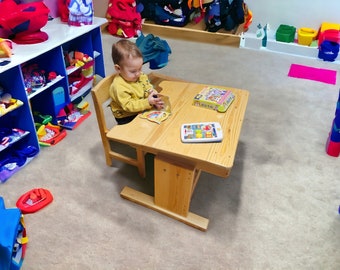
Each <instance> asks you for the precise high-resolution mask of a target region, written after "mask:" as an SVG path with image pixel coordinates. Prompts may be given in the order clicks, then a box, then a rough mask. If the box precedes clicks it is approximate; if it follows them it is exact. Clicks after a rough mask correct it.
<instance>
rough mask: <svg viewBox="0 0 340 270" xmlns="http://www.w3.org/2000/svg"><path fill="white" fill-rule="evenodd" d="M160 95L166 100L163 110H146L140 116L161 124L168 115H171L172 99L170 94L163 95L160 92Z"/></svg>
mask: <svg viewBox="0 0 340 270" xmlns="http://www.w3.org/2000/svg"><path fill="white" fill-rule="evenodd" d="M158 96H159V97H160V98H161V99H162V101H163V102H164V108H163V109H162V110H157V109H151V110H148V111H145V112H143V113H141V115H140V117H141V118H145V119H147V120H149V121H151V122H155V123H157V124H160V123H161V122H163V121H164V120H166V119H168V117H169V116H170V115H171V105H170V100H169V97H168V96H163V95H161V94H158Z"/></svg>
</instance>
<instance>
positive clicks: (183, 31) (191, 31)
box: [142, 20, 242, 47]
mask: <svg viewBox="0 0 340 270" xmlns="http://www.w3.org/2000/svg"><path fill="white" fill-rule="evenodd" d="M239 28H240V29H241V28H242V26H240V27H239ZM142 31H143V32H145V33H152V34H154V35H156V36H163V37H169V38H176V39H185V40H190V41H197V42H205V43H212V44H218V45H228V46H234V47H238V46H239V44H240V32H239V31H238V30H237V31H236V32H235V33H232V32H228V31H225V30H222V29H221V30H219V31H218V32H214V33H212V32H208V31H206V30H205V24H204V21H201V22H199V23H198V24H195V23H193V22H189V23H188V24H187V25H186V26H184V27H176V26H166V25H159V24H156V23H154V22H153V21H151V20H145V21H144V22H143V25H142Z"/></svg>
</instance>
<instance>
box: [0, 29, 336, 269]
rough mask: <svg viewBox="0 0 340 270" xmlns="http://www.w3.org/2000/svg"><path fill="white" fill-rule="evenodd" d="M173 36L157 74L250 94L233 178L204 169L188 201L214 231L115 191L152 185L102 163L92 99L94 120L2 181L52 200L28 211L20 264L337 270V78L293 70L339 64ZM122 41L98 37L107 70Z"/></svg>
mask: <svg viewBox="0 0 340 270" xmlns="http://www.w3.org/2000/svg"><path fill="white" fill-rule="evenodd" d="M166 40H167V41H168V43H169V45H170V47H171V49H172V54H171V55H170V57H169V63H168V65H167V66H166V67H164V68H162V69H161V70H157V71H158V72H161V73H164V74H166V75H170V76H175V77H179V78H182V79H185V80H190V81H193V82H200V83H206V84H219V85H226V86H232V87H236V88H243V89H247V90H249V92H250V99H249V103H248V107H247V112H246V117H245V121H244V124H243V128H242V133H241V138H240V142H239V145H238V150H237V155H236V160H235V164H234V168H233V170H232V172H231V175H230V177H228V178H227V179H222V178H219V177H216V176H213V175H210V174H205V173H204V174H202V176H201V178H200V181H199V183H198V185H197V188H196V190H195V193H194V196H193V199H192V206H191V211H192V212H194V213H197V214H199V215H202V216H204V217H207V218H209V219H210V224H209V228H208V231H207V232H201V231H199V230H196V229H194V228H192V227H189V226H187V225H185V224H183V223H180V222H178V221H175V220H173V219H171V218H169V217H166V216H163V215H161V214H159V213H156V212H154V211H152V210H149V209H146V208H144V207H141V206H139V205H136V204H134V203H132V202H130V201H127V200H124V199H122V198H121V197H120V196H119V193H120V191H121V189H122V188H123V187H124V186H126V185H129V186H131V187H134V188H136V189H140V190H148V189H150V186H151V185H152V184H151V183H149V182H148V181H145V180H143V179H140V178H139V176H138V172H137V170H136V169H135V168H134V167H131V166H129V165H125V164H121V163H119V162H116V163H115V164H114V166H113V167H107V166H106V164H105V160H104V155H103V149H102V145H101V141H100V136H99V132H98V128H97V123H96V118H95V114H94V110H93V106H92V101H91V97H90V96H88V97H87V100H88V101H89V102H90V106H91V109H92V111H93V114H92V115H91V116H90V118H88V119H87V120H86V121H85V122H84V123H83V124H82V125H80V126H79V127H78V128H77V129H76V130H74V131H71V132H68V136H67V137H66V138H65V140H63V141H62V142H60V143H59V144H57V145H56V146H53V147H50V148H43V149H41V152H40V154H39V156H38V157H36V158H35V159H34V160H33V161H32V162H31V163H30V164H29V165H28V166H27V167H25V168H23V169H22V170H21V171H20V172H18V173H17V174H15V175H14V176H13V177H12V178H10V179H9V180H8V181H7V182H6V183H4V184H2V185H1V186H0V195H1V196H3V197H4V199H5V202H6V206H7V207H14V206H15V203H16V200H17V199H18V198H19V196H20V195H21V194H23V193H24V192H26V191H28V190H30V189H32V188H36V187H44V188H47V189H49V190H50V191H51V192H52V194H53V196H54V201H53V203H52V204H50V205H49V206H47V207H46V208H44V209H42V210H41V211H39V212H36V213H34V214H30V215H26V216H25V220H26V225H27V232H28V236H29V244H28V248H27V253H26V259H25V261H24V265H23V268H22V269H23V270H71V269H74V270H78V269H79V270H80V269H81V270H87V269H98V270H111V269H123V270H124V269H160V270H162V269H165V270H172V269H177V270H188V269H190V270H197V269H212V270H215V269H216V270H218V269H231V270H235V269H241V270H248V269H259V270H264V269H294V270H297V269H299V270H303V269H306V270H311V269H315V270H325V269H329V270H337V269H340V216H339V214H338V206H339V204H340V185H339V172H340V169H339V162H340V158H334V157H330V156H328V155H327V154H326V152H325V144H326V140H327V137H328V133H329V131H330V128H331V124H332V121H333V118H334V111H335V106H336V101H337V98H338V93H339V76H337V79H338V83H337V84H336V85H329V84H325V83H320V82H316V81H310V80H304V79H296V78H291V77H288V76H287V74H288V70H289V67H290V65H291V64H293V63H296V64H302V65H308V66H312V67H322V68H328V69H333V70H337V71H338V70H339V65H336V64H334V63H329V62H322V61H320V60H318V59H307V58H300V57H294V56H289V55H283V54H273V53H269V52H264V51H253V50H247V49H239V48H232V47H227V46H219V45H211V44H205V43H195V42H190V41H183V40H173V39H166ZM115 41H116V38H114V37H112V36H108V35H104V36H103V47H104V56H105V64H106V72H107V74H110V73H111V72H113V68H112V62H111V59H110V46H111V44H112V42H115ZM149 71H150V70H149V68H148V65H145V72H149ZM0 224H1V221H0Z"/></svg>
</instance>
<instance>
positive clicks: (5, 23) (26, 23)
mask: <svg viewBox="0 0 340 270" xmlns="http://www.w3.org/2000/svg"><path fill="white" fill-rule="evenodd" d="M49 12H50V10H49V8H48V7H47V6H46V5H45V4H44V2H33V3H24V4H20V3H19V4H17V2H15V1H14V0H3V1H1V2H0V30H1V33H0V34H1V37H2V38H9V39H11V40H13V41H14V42H15V43H18V44H33V43H40V42H43V41H45V40H47V39H48V35H47V34H46V33H45V32H42V31H40V29H41V28H42V27H43V26H45V25H46V23H47V21H48V14H49Z"/></svg>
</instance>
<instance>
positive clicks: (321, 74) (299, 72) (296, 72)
mask: <svg viewBox="0 0 340 270" xmlns="http://www.w3.org/2000/svg"><path fill="white" fill-rule="evenodd" d="M288 76H289V77H294V78H300V79H307V80H312V81H318V82H323V83H328V84H336V70H330V69H323V68H314V67H308V66H302V65H297V64H292V65H291V66H290V69H289V73H288Z"/></svg>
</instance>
